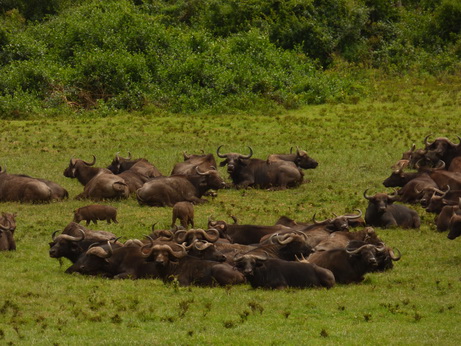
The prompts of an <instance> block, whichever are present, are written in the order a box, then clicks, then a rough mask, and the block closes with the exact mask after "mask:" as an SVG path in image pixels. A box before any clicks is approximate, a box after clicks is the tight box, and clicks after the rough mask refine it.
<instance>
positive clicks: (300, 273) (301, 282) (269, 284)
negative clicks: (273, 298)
mask: <svg viewBox="0 0 461 346" xmlns="http://www.w3.org/2000/svg"><path fill="white" fill-rule="evenodd" d="M234 262H235V265H236V267H237V269H238V270H240V271H241V272H242V273H243V274H244V275H245V278H246V279H247V280H248V282H249V283H250V284H251V287H253V288H266V289H284V288H288V287H294V288H306V287H326V288H331V287H333V286H334V284H335V277H334V275H333V273H332V272H331V271H330V270H328V269H324V268H321V267H319V266H317V265H315V264H311V263H300V262H292V261H284V260H281V259H276V258H269V257H268V256H267V255H254V254H253V255H250V254H240V255H236V256H235V258H234Z"/></svg>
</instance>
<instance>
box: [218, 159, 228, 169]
mask: <svg viewBox="0 0 461 346" xmlns="http://www.w3.org/2000/svg"><path fill="white" fill-rule="evenodd" d="M225 165H227V160H224V161H222V162H221V163H220V164H219V167H224V166H225Z"/></svg>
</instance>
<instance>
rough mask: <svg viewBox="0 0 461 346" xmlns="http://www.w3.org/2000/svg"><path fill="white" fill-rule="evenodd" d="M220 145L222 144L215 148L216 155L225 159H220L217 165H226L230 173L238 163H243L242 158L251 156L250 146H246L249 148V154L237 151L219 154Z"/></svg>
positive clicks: (245, 158) (246, 158)
mask: <svg viewBox="0 0 461 346" xmlns="http://www.w3.org/2000/svg"><path fill="white" fill-rule="evenodd" d="M221 147H222V145H220V146H219V147H218V149H217V150H216V155H218V157H220V158H222V159H225V160H224V161H222V162H221V163H220V164H219V165H220V166H221V167H224V166H225V165H227V172H228V173H230V174H231V173H233V172H234V171H235V170H236V168H237V167H238V166H239V165H241V164H243V163H244V161H243V160H248V159H249V158H251V157H252V156H253V149H251V147H248V149H250V154H248V155H242V154H238V153H227V154H221V153H220V152H219V150H220V149H221Z"/></svg>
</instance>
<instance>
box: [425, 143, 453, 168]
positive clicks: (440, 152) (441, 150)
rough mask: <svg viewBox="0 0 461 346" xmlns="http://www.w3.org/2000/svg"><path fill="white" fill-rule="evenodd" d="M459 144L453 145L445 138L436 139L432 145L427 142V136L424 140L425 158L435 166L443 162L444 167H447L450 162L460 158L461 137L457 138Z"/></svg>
mask: <svg viewBox="0 0 461 346" xmlns="http://www.w3.org/2000/svg"><path fill="white" fill-rule="evenodd" d="M457 137H458V140H459V143H458V144H455V143H453V142H452V141H450V140H449V139H448V138H446V137H438V138H436V139H435V140H434V141H433V142H432V143H429V142H428V138H429V136H426V138H424V144H425V151H426V153H425V155H424V156H425V158H427V159H428V160H430V161H431V162H432V163H433V164H437V162H439V161H440V160H442V161H444V162H445V164H446V166H447V167H449V166H450V164H451V161H452V160H453V159H454V158H455V157H457V156H461V145H460V144H461V137H459V136H457Z"/></svg>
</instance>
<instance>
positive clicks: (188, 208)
mask: <svg viewBox="0 0 461 346" xmlns="http://www.w3.org/2000/svg"><path fill="white" fill-rule="evenodd" d="M177 219H179V221H180V222H181V226H182V227H184V228H188V227H189V225H190V226H191V227H194V205H193V204H192V203H191V202H186V201H183V202H177V203H175V205H174V206H173V219H172V222H171V228H173V227H174V226H175V224H176V220H177Z"/></svg>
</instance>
